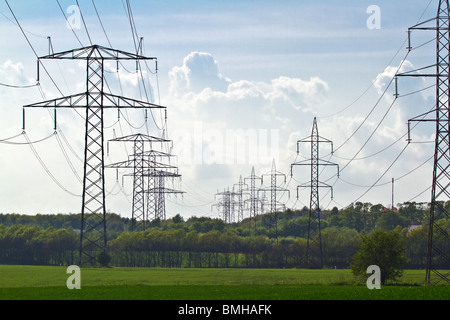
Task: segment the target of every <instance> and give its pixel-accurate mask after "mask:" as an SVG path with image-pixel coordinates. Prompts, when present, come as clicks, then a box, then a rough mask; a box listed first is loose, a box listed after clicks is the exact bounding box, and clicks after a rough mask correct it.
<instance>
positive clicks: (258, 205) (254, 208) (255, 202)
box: [244, 167, 262, 228]
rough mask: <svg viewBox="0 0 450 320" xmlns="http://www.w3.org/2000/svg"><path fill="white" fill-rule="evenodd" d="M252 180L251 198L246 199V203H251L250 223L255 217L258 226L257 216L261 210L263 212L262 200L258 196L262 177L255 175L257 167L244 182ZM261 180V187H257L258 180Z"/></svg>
mask: <svg viewBox="0 0 450 320" xmlns="http://www.w3.org/2000/svg"><path fill="white" fill-rule="evenodd" d="M247 180H250V189H249V191H250V198H249V199H246V200H245V202H246V203H250V207H249V213H250V223H251V220H252V219H253V220H254V222H255V228H256V216H257V215H258V213H259V212H262V200H261V199H260V198H259V197H258V193H257V192H258V190H259V188H260V187H261V185H262V181H261V180H262V178H261V177H258V176H256V175H255V167H252V173H251V175H250V176H249V177H247V178H244V183H245V182H246V181H247ZM257 180H258V181H259V187H258V188H256V181H257Z"/></svg>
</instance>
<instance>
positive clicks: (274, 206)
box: [258, 160, 290, 238]
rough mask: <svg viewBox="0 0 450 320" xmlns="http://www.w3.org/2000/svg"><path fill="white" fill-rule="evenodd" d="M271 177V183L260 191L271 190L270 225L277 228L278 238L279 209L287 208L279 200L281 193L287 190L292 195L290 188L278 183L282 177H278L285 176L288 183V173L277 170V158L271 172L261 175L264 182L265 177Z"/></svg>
mask: <svg viewBox="0 0 450 320" xmlns="http://www.w3.org/2000/svg"><path fill="white" fill-rule="evenodd" d="M265 176H269V177H270V185H269V186H267V187H265V188H260V189H259V190H258V191H262V192H264V193H266V192H269V194H270V201H269V213H270V216H269V220H270V225H271V226H273V227H274V228H275V237H276V238H278V213H279V211H284V210H286V205H285V204H284V203H283V202H281V201H279V200H278V197H279V195H280V193H281V194H282V195H283V194H284V193H286V192H287V194H288V197H289V196H290V190H289V189H286V188H283V187H281V186H279V185H278V182H279V180H280V179H278V177H282V178H283V184H286V175H285V174H284V173H282V172H279V171H277V168H276V166H275V160H273V161H272V168H271V170H270V172H268V173H264V174H263V175H262V176H261V183H262V184H264V177H265Z"/></svg>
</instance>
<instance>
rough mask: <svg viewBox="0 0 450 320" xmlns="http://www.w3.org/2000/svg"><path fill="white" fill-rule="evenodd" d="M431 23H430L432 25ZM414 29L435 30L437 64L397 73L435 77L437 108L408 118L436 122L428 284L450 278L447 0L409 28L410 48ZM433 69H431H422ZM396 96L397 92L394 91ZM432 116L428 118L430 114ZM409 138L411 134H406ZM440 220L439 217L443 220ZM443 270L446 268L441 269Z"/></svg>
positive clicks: (449, 16)
mask: <svg viewBox="0 0 450 320" xmlns="http://www.w3.org/2000/svg"><path fill="white" fill-rule="evenodd" d="M431 24H433V25H431ZM413 30H432V31H436V64H435V65H431V66H428V67H425V68H421V69H420V70H421V73H417V72H416V70H413V71H410V72H407V73H399V74H397V75H396V79H397V77H405V76H408V77H435V78H436V109H435V110H432V111H430V112H427V113H424V114H421V115H420V116H417V117H415V118H413V119H410V120H408V128H409V123H410V122H411V121H419V122H422V121H431V122H435V123H436V134H435V149H434V164H433V182H432V187H431V205H430V214H429V223H428V227H429V229H428V250H427V266H426V279H425V282H426V283H427V284H433V283H439V282H441V281H444V282H447V283H449V282H450V278H449V275H450V272H449V271H448V270H449V269H450V268H449V267H450V237H449V232H450V231H449V229H448V227H445V226H443V225H442V224H441V223H440V222H439V220H440V219H441V218H447V219H448V218H449V212H448V210H447V208H446V206H445V202H446V201H448V200H449V198H450V190H449V186H450V136H449V134H450V132H449V131H450V7H449V1H448V0H440V1H439V7H438V11H437V16H436V17H435V18H433V19H429V20H427V21H424V22H421V23H419V24H417V25H415V26H413V27H411V28H409V29H408V35H409V38H408V40H409V46H408V49H409V50H411V37H410V35H411V32H412V31H413ZM426 69H435V72H432V73H428V74H427V73H423V70H426ZM396 96H398V94H397V92H396ZM433 114H434V117H433V118H431V119H430V118H427V116H428V115H433ZM408 131H409V129H408ZM408 141H410V136H408ZM442 221H443V220H441V222H442ZM443 270H446V271H443Z"/></svg>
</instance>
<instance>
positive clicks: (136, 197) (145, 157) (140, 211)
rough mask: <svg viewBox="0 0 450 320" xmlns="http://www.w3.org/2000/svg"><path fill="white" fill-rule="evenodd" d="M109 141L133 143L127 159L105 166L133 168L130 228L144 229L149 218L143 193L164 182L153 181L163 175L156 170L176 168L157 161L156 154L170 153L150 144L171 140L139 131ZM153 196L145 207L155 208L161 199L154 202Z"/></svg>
mask: <svg viewBox="0 0 450 320" xmlns="http://www.w3.org/2000/svg"><path fill="white" fill-rule="evenodd" d="M109 141H112V142H114V141H115V142H132V143H133V150H134V153H133V154H132V155H131V156H130V157H129V159H128V160H126V161H121V162H117V163H112V164H109V165H107V166H106V168H116V169H133V173H132V174H131V176H132V177H133V207H132V211H131V230H132V231H139V230H145V228H146V223H147V221H149V218H150V217H149V216H148V215H147V212H148V211H149V210H148V209H147V210H146V209H145V208H146V206H145V201H146V199H145V194H146V193H148V190H149V189H152V190H153V191H152V192H153V193H154V190H155V188H156V187H155V185H156V184H158V185H159V184H161V183H162V184H163V183H164V182H161V181H159V180H158V181H155V180H156V179H157V178H158V177H163V175H162V173H159V174H156V172H157V171H156V170H157V169H159V170H161V169H176V167H174V166H171V165H167V164H164V163H160V162H157V161H156V157H157V156H160V157H170V156H171V155H170V154H167V153H164V152H160V151H156V150H153V147H152V146H153V144H154V143H161V144H163V143H168V142H171V141H170V140H166V139H162V138H158V137H154V136H149V135H146V134H141V133H138V134H133V135H129V136H125V137H120V138H115V139H112V140H109ZM146 145H148V148H149V149H150V150H149V151H146V147H145V146H146ZM158 172H162V171H158ZM167 174H168V173H167ZM145 178H147V179H148V186H146V183H145V182H146V181H145V180H146V179H145ZM153 198H154V199H155V201H154V202H150V203H147V208H148V207H151V208H155V207H156V206H157V204H158V203H160V202H161V199H158V200H159V202H156V197H153ZM153 198H152V199H153ZM161 205H162V204H161ZM164 210H165V209H164ZM164 215H165V214H164Z"/></svg>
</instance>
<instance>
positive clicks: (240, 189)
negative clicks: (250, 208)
mask: <svg viewBox="0 0 450 320" xmlns="http://www.w3.org/2000/svg"><path fill="white" fill-rule="evenodd" d="M233 187H237V191H235V192H234V195H235V196H237V207H238V209H237V211H238V214H237V221H236V222H241V221H242V220H244V203H245V202H244V191H247V190H248V185H246V184H245V182H244V181H243V180H242V176H240V177H239V182H238V183H235V184H234V186H233Z"/></svg>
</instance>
